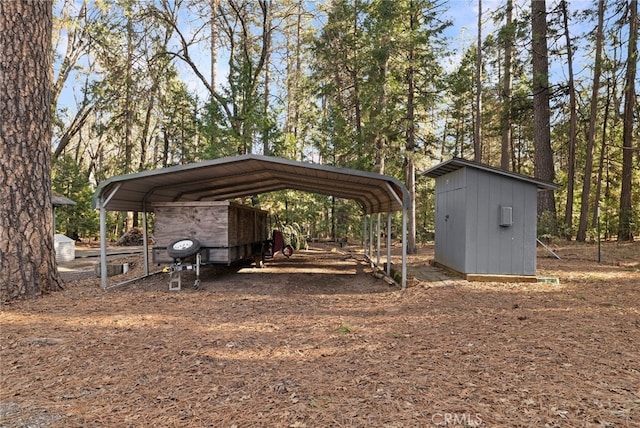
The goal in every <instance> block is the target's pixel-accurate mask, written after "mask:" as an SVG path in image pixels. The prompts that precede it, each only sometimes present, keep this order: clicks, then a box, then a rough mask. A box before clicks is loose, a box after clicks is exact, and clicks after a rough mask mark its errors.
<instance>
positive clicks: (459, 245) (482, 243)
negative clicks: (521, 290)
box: [423, 158, 557, 281]
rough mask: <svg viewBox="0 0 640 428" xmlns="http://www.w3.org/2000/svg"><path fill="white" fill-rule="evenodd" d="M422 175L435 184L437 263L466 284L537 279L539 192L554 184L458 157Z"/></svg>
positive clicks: (553, 187)
mask: <svg viewBox="0 0 640 428" xmlns="http://www.w3.org/2000/svg"><path fill="white" fill-rule="evenodd" d="M423 175H425V176H427V177H431V178H435V180H436V214H435V258H434V261H435V263H436V264H439V265H442V266H444V267H446V268H449V269H451V270H453V271H456V272H458V273H460V274H462V275H463V276H464V277H465V278H467V279H469V280H482V279H485V278H486V279H495V278H492V277H491V276H495V275H507V276H518V277H519V278H517V280H522V281H526V280H527V279H530V280H535V274H536V238H537V237H536V229H537V227H536V225H537V192H538V191H553V189H555V188H557V185H555V184H553V183H548V182H545V181H542V180H538V179H535V178H531V177H527V176H524V175H520V174H516V173H513V172H509V171H504V170H501V169H498V168H494V167H491V166H488V165H485V164H481V163H477V162H471V161H467V160H464V159H459V158H453V159H451V160H449V161H447V162H444V163H441V164H440V165H437V166H435V167H433V168H431V169H429V170H427V171H425V172H424V173H423ZM527 277H528V278H527Z"/></svg>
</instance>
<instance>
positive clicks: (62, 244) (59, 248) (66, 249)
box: [54, 233, 76, 263]
mask: <svg viewBox="0 0 640 428" xmlns="http://www.w3.org/2000/svg"><path fill="white" fill-rule="evenodd" d="M54 248H55V250H56V262H58V263H60V262H71V261H73V260H74V259H75V258H76V241H74V240H73V239H71V238H69V237H68V236H65V235H61V234H59V233H56V234H55V242H54Z"/></svg>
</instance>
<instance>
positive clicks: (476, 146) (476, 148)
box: [473, 0, 482, 162]
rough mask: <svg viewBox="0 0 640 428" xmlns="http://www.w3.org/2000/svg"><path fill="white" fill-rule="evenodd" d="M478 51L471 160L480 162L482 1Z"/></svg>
mask: <svg viewBox="0 0 640 428" xmlns="http://www.w3.org/2000/svg"><path fill="white" fill-rule="evenodd" d="M477 45H478V51H477V62H476V123H475V128H474V133H473V160H474V161H476V162H481V161H482V0H478V41H477Z"/></svg>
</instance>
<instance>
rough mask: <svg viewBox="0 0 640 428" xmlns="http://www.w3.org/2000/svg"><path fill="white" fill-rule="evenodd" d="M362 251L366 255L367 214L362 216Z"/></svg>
mask: <svg viewBox="0 0 640 428" xmlns="http://www.w3.org/2000/svg"><path fill="white" fill-rule="evenodd" d="M362 252H363V253H364V255H365V256H366V255H367V215H366V214H365V215H363V216H362Z"/></svg>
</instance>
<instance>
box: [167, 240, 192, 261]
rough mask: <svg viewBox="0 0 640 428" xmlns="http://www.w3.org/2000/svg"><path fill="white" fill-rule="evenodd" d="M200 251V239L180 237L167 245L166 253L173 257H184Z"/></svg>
mask: <svg viewBox="0 0 640 428" xmlns="http://www.w3.org/2000/svg"><path fill="white" fill-rule="evenodd" d="M198 251H200V241H198V240H197V239H195V238H182V239H178V240H177V241H174V242H172V243H171V244H169V246H168V247H167V253H168V254H169V255H170V256H171V257H173V258H174V259H184V258H185V257H189V256H191V255H193V254H195V253H197V252H198Z"/></svg>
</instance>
